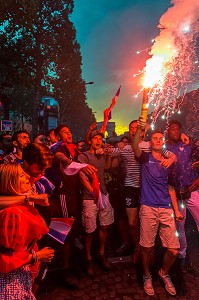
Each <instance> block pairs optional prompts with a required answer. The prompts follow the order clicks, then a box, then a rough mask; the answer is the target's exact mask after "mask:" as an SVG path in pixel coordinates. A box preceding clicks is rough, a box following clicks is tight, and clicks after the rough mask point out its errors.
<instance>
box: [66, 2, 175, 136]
mask: <svg viewBox="0 0 199 300" xmlns="http://www.w3.org/2000/svg"><path fill="white" fill-rule="evenodd" d="M74 3H75V8H74V12H73V14H72V16H71V21H72V22H73V23H74V26H75V28H76V31H77V40H78V42H79V44H80V48H81V54H82V62H83V66H82V71H83V79H84V80H85V81H86V82H89V81H94V84H93V85H87V98H88V104H89V106H90V107H91V108H92V110H93V111H94V112H96V113H95V116H96V118H97V120H98V121H101V120H102V119H103V110H104V109H105V108H107V107H108V106H109V105H110V103H111V99H112V98H113V96H114V94H115V93H116V91H117V89H118V87H119V85H122V88H121V93H120V97H119V99H118V102H117V104H116V106H115V107H114V108H113V111H112V120H111V121H114V122H116V131H117V132H118V133H122V132H124V131H126V130H127V129H128V123H129V122H130V121H131V120H132V119H135V118H137V117H138V116H139V113H140V106H141V100H142V96H140V97H138V98H135V97H134V96H135V94H136V93H137V92H138V91H139V90H140V87H141V86H139V84H140V83H141V78H140V77H136V78H134V76H133V75H134V74H136V73H137V72H138V70H140V69H142V68H143V67H144V66H145V63H146V60H147V59H148V58H149V56H148V54H147V52H148V51H143V52H142V53H141V54H139V55H137V53H136V52H137V51H139V50H143V49H146V48H150V47H151V46H152V42H151V40H152V39H153V38H155V37H156V36H157V35H158V34H159V30H158V29H157V25H158V24H159V19H160V17H161V15H162V14H163V13H164V12H165V11H166V10H167V9H168V7H169V6H170V1H169V0H74Z"/></svg>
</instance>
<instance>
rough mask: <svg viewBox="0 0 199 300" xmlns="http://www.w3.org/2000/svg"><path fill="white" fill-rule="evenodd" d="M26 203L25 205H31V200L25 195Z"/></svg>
mask: <svg viewBox="0 0 199 300" xmlns="http://www.w3.org/2000/svg"><path fill="white" fill-rule="evenodd" d="M24 201H25V203H28V204H29V202H30V201H29V198H28V196H27V195H25V200H24Z"/></svg>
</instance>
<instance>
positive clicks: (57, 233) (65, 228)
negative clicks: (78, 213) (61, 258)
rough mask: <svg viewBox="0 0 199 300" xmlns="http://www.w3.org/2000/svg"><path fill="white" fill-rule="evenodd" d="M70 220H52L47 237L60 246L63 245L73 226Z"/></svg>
mask: <svg viewBox="0 0 199 300" xmlns="http://www.w3.org/2000/svg"><path fill="white" fill-rule="evenodd" d="M73 222H74V219H72V218H52V219H51V223H50V226H49V232H48V235H49V236H51V237H52V238H53V239H55V240H56V241H58V242H59V243H61V244H64V242H65V239H66V237H67V235H68V234H69V232H70V230H71V227H72V225H73Z"/></svg>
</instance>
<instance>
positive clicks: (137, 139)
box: [131, 116, 146, 157]
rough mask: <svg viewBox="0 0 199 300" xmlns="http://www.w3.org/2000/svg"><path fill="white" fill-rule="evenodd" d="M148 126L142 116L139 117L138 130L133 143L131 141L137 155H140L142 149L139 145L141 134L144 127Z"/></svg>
mask: <svg viewBox="0 0 199 300" xmlns="http://www.w3.org/2000/svg"><path fill="white" fill-rule="evenodd" d="M145 126H146V122H144V121H143V119H142V117H141V116H140V117H139V121H138V127H137V130H136V133H135V135H134V137H133V140H132V143H131V147H132V149H133V151H134V153H135V156H137V157H140V155H141V153H142V150H141V148H140V146H139V142H140V136H141V134H142V131H143V128H145Z"/></svg>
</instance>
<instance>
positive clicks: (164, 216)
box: [132, 117, 182, 296]
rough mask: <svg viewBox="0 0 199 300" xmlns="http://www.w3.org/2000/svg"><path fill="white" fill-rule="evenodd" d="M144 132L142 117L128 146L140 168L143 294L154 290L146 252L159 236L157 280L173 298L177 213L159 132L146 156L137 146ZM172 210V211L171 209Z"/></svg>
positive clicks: (177, 244) (178, 213) (162, 137)
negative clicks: (161, 256) (160, 252)
mask: <svg viewBox="0 0 199 300" xmlns="http://www.w3.org/2000/svg"><path fill="white" fill-rule="evenodd" d="M142 128H145V122H144V121H143V119H142V117H140V119H139V123H138V128H137V131H136V134H135V137H134V140H133V143H132V147H133V150H134V152H135V156H136V159H137V160H138V161H139V162H140V164H141V197H140V203H141V208H140V245H141V256H142V265H143V271H144V276H143V280H144V290H145V292H146V293H147V294H148V295H150V296H153V295H154V288H153V285H152V277H151V274H150V270H149V265H150V252H151V249H152V248H153V247H154V244H155V238H156V235H157V232H158V230H159V235H160V238H161V241H162V245H163V247H165V248H167V250H166V252H165V255H164V259H163V265H162V267H161V269H160V270H159V276H160V278H161V279H162V281H163V282H164V285H165V289H166V290H167V292H168V293H169V294H170V295H176V290H175V287H174V285H173V283H172V281H171V278H170V276H169V274H168V272H169V270H170V268H171V266H172V265H173V263H174V262H175V260H176V257H177V255H178V248H179V246H180V245H179V240H178V238H177V236H176V234H175V233H176V225H175V220H174V214H175V218H176V220H178V221H181V220H182V215H181V214H180V212H179V210H178V205H177V200H176V195H175V190H174V188H173V187H172V186H169V184H168V176H169V169H168V168H165V167H164V166H163V164H162V162H163V159H164V158H163V156H162V146H163V140H164V136H163V134H162V133H161V132H160V131H154V132H153V133H152V135H151V140H150V143H151V150H152V153H146V152H144V151H142V150H141V148H140V146H139V139H140V134H141V133H142V130H143V129H142ZM172 206H173V208H172Z"/></svg>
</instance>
